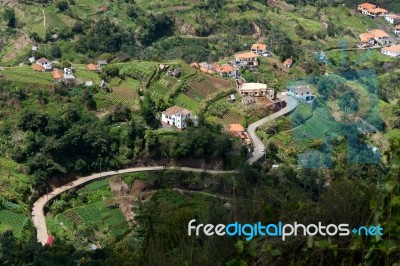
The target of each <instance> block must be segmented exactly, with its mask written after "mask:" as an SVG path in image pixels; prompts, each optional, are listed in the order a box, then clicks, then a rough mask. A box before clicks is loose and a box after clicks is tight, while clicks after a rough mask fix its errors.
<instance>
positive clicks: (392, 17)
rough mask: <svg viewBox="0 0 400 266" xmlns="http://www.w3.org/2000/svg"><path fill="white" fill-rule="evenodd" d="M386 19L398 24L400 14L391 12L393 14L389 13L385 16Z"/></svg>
mask: <svg viewBox="0 0 400 266" xmlns="http://www.w3.org/2000/svg"><path fill="white" fill-rule="evenodd" d="M385 19H386V20H387V21H388V22H389V23H390V24H394V25H397V24H399V22H400V16H399V15H397V14H391V15H387V16H385Z"/></svg>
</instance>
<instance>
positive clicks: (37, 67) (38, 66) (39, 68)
mask: <svg viewBox="0 0 400 266" xmlns="http://www.w3.org/2000/svg"><path fill="white" fill-rule="evenodd" d="M32 68H33V70H35V71H37V72H43V71H44V67H42V66H41V65H39V64H32Z"/></svg>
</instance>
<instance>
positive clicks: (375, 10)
mask: <svg viewBox="0 0 400 266" xmlns="http://www.w3.org/2000/svg"><path fill="white" fill-rule="evenodd" d="M368 12H369V13H374V14H377V13H387V12H388V11H387V10H386V9H384V8H373V9H369V10H368Z"/></svg>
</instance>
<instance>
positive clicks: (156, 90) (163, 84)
mask: <svg viewBox="0 0 400 266" xmlns="http://www.w3.org/2000/svg"><path fill="white" fill-rule="evenodd" d="M177 84H178V80H177V79H176V78H173V77H168V76H164V77H162V78H161V79H159V80H157V81H155V82H153V83H152V84H151V85H150V88H149V91H150V94H151V96H152V97H154V98H162V97H164V96H166V95H167V94H168V93H169V92H170V91H171V90H172V89H173V88H174V87H175V86H177Z"/></svg>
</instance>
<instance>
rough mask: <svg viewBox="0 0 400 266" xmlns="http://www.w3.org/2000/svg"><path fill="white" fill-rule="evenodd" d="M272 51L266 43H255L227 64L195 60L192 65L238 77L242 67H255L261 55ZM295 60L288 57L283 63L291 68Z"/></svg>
mask: <svg viewBox="0 0 400 266" xmlns="http://www.w3.org/2000/svg"><path fill="white" fill-rule="evenodd" d="M270 55H271V53H270V52H269V51H268V49H267V45H266V44H262V43H255V44H253V45H252V46H251V48H250V51H248V52H242V53H238V54H235V56H234V59H233V60H232V61H230V62H229V63H227V64H222V65H220V64H210V63H207V62H201V63H197V62H193V63H192V64H191V67H193V68H196V69H199V70H200V71H201V72H203V73H206V74H220V75H221V76H223V77H229V78H238V77H239V74H240V69H250V70H252V69H254V68H256V67H258V66H259V60H258V57H259V56H265V57H267V56H270ZM292 64H293V60H292V59H290V58H288V59H287V60H286V61H285V62H283V65H284V66H285V67H288V68H290V67H291V66H292Z"/></svg>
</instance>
